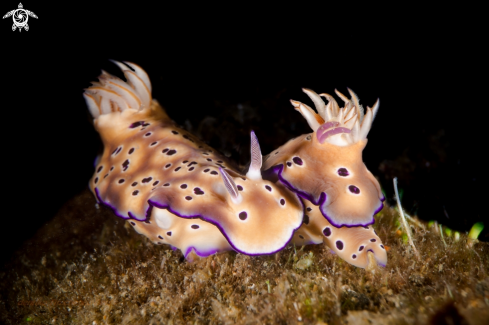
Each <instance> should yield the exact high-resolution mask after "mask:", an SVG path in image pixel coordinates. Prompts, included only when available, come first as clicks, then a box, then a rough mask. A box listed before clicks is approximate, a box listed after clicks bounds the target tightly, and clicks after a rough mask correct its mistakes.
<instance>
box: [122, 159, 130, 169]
mask: <svg viewBox="0 0 489 325" xmlns="http://www.w3.org/2000/svg"><path fill="white" fill-rule="evenodd" d="M127 168H129V159H126V161H124V162H123V163H122V171H126V170H127Z"/></svg>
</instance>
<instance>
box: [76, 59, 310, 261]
mask: <svg viewBox="0 0 489 325" xmlns="http://www.w3.org/2000/svg"><path fill="white" fill-rule="evenodd" d="M116 64H117V65H119V67H121V68H122V70H123V72H124V75H125V77H126V79H127V81H123V80H121V79H118V78H116V77H113V76H111V75H110V74H108V73H106V72H103V73H102V75H101V76H100V78H99V80H100V82H96V83H93V85H92V86H91V87H89V88H88V89H86V90H85V94H84V96H85V99H86V101H87V105H88V106H89V109H90V112H91V113H92V115H93V117H94V126H95V129H96V130H97V131H98V132H99V134H100V136H101V138H102V142H103V144H104V153H103V155H102V157H101V158H100V160H99V161H98V162H97V166H96V168H95V173H94V175H93V177H92V179H91V181H90V189H91V190H92V192H93V193H94V194H95V195H96V197H97V199H98V200H99V201H100V202H101V203H104V204H106V205H107V206H109V207H111V208H112V209H113V210H114V212H115V214H116V215H117V216H119V217H121V218H124V219H129V220H130V222H132V223H135V224H136V225H138V224H148V223H151V222H152V220H153V219H154V218H156V219H155V220H158V216H159V215H160V214H161V211H168V213H170V214H171V215H172V216H174V217H175V218H179V219H182V220H185V221H188V222H190V221H192V222H197V221H196V220H199V221H198V223H196V224H195V225H196V226H199V228H198V229H200V230H202V229H207V230H206V231H200V232H201V233H207V232H209V233H211V232H210V231H211V230H210V229H212V236H213V237H215V236H217V235H215V234H216V233H217V232H220V233H221V235H220V237H222V238H220V241H219V243H213V244H212V245H210V246H205V245H204V244H202V243H200V242H199V241H196V240H193V239H192V240H191V238H187V237H188V236H195V234H196V232H185V231H182V232H179V233H181V234H182V235H179V236H181V237H182V238H179V239H178V240H179V241H175V242H173V244H171V245H173V246H174V247H177V248H178V249H181V250H182V252H183V254H184V255H187V254H189V253H190V251H195V253H196V254H197V255H199V256H207V255H209V254H213V253H214V252H215V251H216V249H217V250H218V251H220V250H222V249H224V248H223V247H224V246H223V244H222V242H221V241H222V240H227V243H228V244H227V245H228V246H229V247H231V248H232V249H234V250H236V251H238V252H241V253H243V254H248V255H262V254H272V253H275V252H277V251H279V250H281V249H282V248H283V247H284V246H286V245H287V243H288V242H289V241H290V239H291V238H292V236H293V233H294V231H295V230H296V229H298V228H299V227H300V225H301V222H302V218H303V207H302V203H301V201H300V200H299V198H298V196H297V195H296V194H295V193H293V192H290V191H289V190H287V189H286V188H285V187H284V186H283V185H282V184H280V183H279V184H274V183H273V182H270V181H267V180H263V179H262V177H261V174H260V167H261V165H262V156H261V153H260V147H259V144H258V140H257V138H256V136H255V135H254V133H252V134H251V155H252V163H251V165H250V170H249V171H248V173H247V174H246V175H242V174H241V173H239V172H238V171H235V170H233V168H232V165H231V164H230V163H229V162H228V160H227V159H226V158H225V157H224V156H222V155H220V154H218V153H217V152H215V150H213V149H212V148H210V147H209V146H207V145H206V144H205V143H203V142H202V141H200V140H199V139H197V138H195V137H194V136H192V135H190V134H189V133H188V132H187V131H185V130H183V129H180V128H178V127H176V126H175V124H174V122H173V121H171V120H170V118H169V117H168V115H167V114H166V112H165V111H164V109H163V108H162V107H161V106H160V105H159V104H158V102H157V101H156V100H152V98H151V83H150V81H149V78H148V76H147V74H146V73H145V72H144V70H142V69H141V68H139V67H138V66H137V65H135V64H132V63H128V62H125V64H126V65H122V64H121V63H117V62H116ZM155 216H156V217H155ZM132 223H131V224H132ZM204 224H205V225H207V227H204V226H203V225H204ZM192 225H194V224H192ZM187 226H188V225H187V224H185V227H187ZM209 227H210V228H209ZM170 232H172V231H170ZM172 234H173V232H172ZM203 237H205V236H203ZM175 240H176V239H175ZM187 244H188V245H187ZM228 246H226V249H230V248H229V247H228Z"/></svg>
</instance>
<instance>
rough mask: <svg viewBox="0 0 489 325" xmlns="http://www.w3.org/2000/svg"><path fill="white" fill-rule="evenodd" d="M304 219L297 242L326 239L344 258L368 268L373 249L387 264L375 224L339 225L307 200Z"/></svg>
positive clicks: (295, 241) (334, 250)
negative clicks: (334, 223) (330, 221)
mask: <svg viewBox="0 0 489 325" xmlns="http://www.w3.org/2000/svg"><path fill="white" fill-rule="evenodd" d="M304 204H305V206H306V214H305V216H304V223H303V224H302V226H301V228H299V230H298V231H296V233H295V234H294V237H293V238H292V243H294V244H295V245H308V244H320V243H322V242H324V243H326V245H327V246H328V247H329V248H330V249H331V250H332V251H333V252H334V253H335V254H337V255H338V256H339V257H340V258H342V259H344V260H345V261H347V262H348V263H350V264H352V265H354V266H357V267H361V268H366V267H367V266H368V265H369V263H371V262H369V258H368V255H369V254H368V253H369V252H371V253H373V257H374V259H375V262H376V264H377V265H380V266H385V265H386V264H387V252H386V249H385V247H384V245H383V243H382V240H381V239H380V238H379V236H378V235H377V233H376V232H375V230H374V228H373V227H372V226H365V227H362V226H359V227H350V228H349V227H341V228H338V227H335V226H334V225H332V224H330V223H329V222H328V221H327V220H326V219H325V218H323V216H322V213H321V211H320V210H319V208H318V207H317V206H314V205H312V204H310V203H308V202H307V201H304Z"/></svg>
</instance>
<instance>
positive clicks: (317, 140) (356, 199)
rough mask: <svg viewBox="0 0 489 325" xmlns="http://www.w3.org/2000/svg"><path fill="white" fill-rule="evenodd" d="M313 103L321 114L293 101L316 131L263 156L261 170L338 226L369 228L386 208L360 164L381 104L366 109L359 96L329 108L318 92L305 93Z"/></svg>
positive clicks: (374, 180) (307, 91)
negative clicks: (316, 207) (360, 102)
mask: <svg viewBox="0 0 489 325" xmlns="http://www.w3.org/2000/svg"><path fill="white" fill-rule="evenodd" d="M304 92H305V93H306V94H307V95H309V96H310V97H311V99H313V101H314V103H315V105H316V108H317V110H318V112H319V113H320V114H319V115H318V114H316V113H315V112H314V111H313V110H312V109H311V108H310V107H309V106H307V105H305V104H302V103H300V102H296V101H292V104H293V105H294V107H295V108H296V109H297V110H298V111H299V112H300V113H301V114H302V115H303V116H304V117H305V118H306V120H307V122H308V123H309V125H310V126H311V128H312V129H313V131H314V132H313V133H311V134H306V135H302V136H300V137H297V138H295V139H292V140H290V141H289V142H287V143H286V144H285V145H283V146H282V147H280V148H278V149H276V150H274V151H273V152H271V153H270V154H269V155H268V156H266V157H265V158H264V164H263V168H262V169H263V170H264V171H265V172H266V174H267V175H268V177H269V178H270V179H271V180H274V179H275V178H278V180H280V181H281V182H282V183H283V184H284V185H286V186H287V188H289V189H290V190H291V191H294V192H296V193H297V194H298V195H300V196H301V197H302V198H305V199H306V200H309V201H311V202H312V203H313V204H315V205H317V206H319V209H320V211H321V213H322V215H323V216H324V217H325V218H326V219H327V220H328V221H329V222H330V223H331V224H333V225H334V226H336V227H342V226H347V227H356V226H368V225H370V224H373V223H374V217H373V216H374V215H375V214H376V213H377V212H379V211H380V210H381V209H382V207H383V201H384V197H383V195H382V192H381V189H380V185H379V183H378V181H377V180H376V179H375V177H374V176H373V175H372V173H371V172H370V171H369V170H368V169H367V167H366V166H365V164H364V163H363V161H362V151H363V149H364V148H365V146H366V144H367V139H366V136H367V134H368V130H370V127H371V124H372V120H373V117H374V116H375V113H376V111H377V109H378V102H377V103H376V105H375V106H374V108H373V109H370V108H367V113H366V114H364V112H363V108H362V107H361V105H360V104H359V102H358V98H357V97H356V95H355V94H354V93H353V92H352V91H350V93H351V94H352V98H353V99H352V100H348V99H347V98H346V97H345V96H344V95H342V94H341V93H339V92H337V94H339V96H340V97H341V98H342V99H343V100H344V101H345V107H343V108H339V107H338V104H337V103H336V101H335V100H334V98H333V97H332V96H330V95H328V94H321V96H323V97H326V98H327V99H328V100H329V104H328V106H326V105H325V103H324V102H323V100H322V99H321V98H320V96H319V95H317V94H316V93H315V92H313V91H312V90H309V89H304Z"/></svg>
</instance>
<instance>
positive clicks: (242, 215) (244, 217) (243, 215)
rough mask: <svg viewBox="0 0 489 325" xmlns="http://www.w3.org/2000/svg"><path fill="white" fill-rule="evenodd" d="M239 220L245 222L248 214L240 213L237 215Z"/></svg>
mask: <svg viewBox="0 0 489 325" xmlns="http://www.w3.org/2000/svg"><path fill="white" fill-rule="evenodd" d="M239 218H240V219H241V220H246V218H248V213H246V211H243V212H240V213H239Z"/></svg>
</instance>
